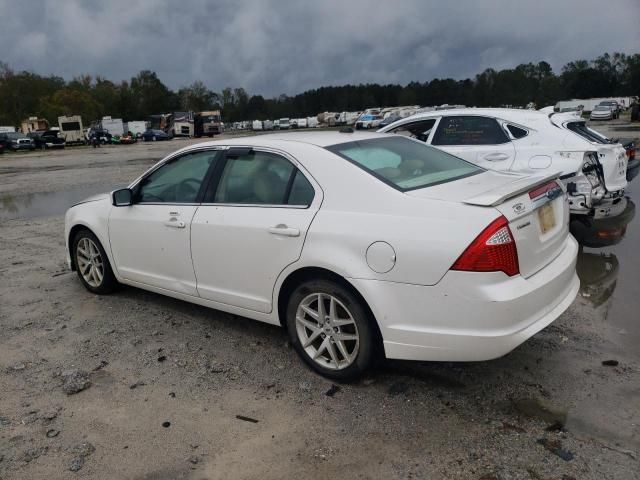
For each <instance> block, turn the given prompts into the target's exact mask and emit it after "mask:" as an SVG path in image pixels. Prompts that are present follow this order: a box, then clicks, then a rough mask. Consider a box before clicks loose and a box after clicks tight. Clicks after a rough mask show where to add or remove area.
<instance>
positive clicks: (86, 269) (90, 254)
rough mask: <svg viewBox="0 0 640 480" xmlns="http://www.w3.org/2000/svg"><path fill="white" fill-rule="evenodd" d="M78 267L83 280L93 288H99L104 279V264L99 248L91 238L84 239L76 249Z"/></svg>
mask: <svg viewBox="0 0 640 480" xmlns="http://www.w3.org/2000/svg"><path fill="white" fill-rule="evenodd" d="M76 265H77V267H78V270H79V271H80V274H81V275H82V278H83V279H84V281H85V282H87V283H88V284H89V285H90V286H91V287H94V288H98V287H99V286H100V285H101V284H102V279H103V278H104V262H103V259H102V255H101V254H100V250H99V249H98V246H97V245H96V244H95V243H94V242H93V240H91V239H90V238H87V237H83V238H81V239H80V241H79V242H78V246H77V247H76Z"/></svg>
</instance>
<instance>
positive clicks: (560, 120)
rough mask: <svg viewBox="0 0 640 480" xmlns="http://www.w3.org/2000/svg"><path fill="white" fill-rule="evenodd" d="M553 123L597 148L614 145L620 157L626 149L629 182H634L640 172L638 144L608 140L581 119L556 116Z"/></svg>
mask: <svg viewBox="0 0 640 480" xmlns="http://www.w3.org/2000/svg"><path fill="white" fill-rule="evenodd" d="M552 122H553V123H554V124H556V125H558V126H559V127H564V128H567V129H569V130H571V131H572V132H574V133H577V134H578V135H580V136H581V137H582V138H584V139H585V140H587V141H589V142H591V143H592V144H593V145H595V146H599V145H603V144H604V145H613V146H615V148H616V150H617V153H618V156H621V155H622V149H620V146H621V147H622V148H623V149H624V152H625V155H626V156H627V175H626V177H627V182H630V181H631V180H633V179H634V178H635V177H636V176H637V175H638V172H639V171H640V159H638V158H636V144H635V140H634V139H632V138H608V137H607V136H606V135H604V134H602V133H600V132H598V131H597V130H595V129H593V128H591V127H589V126H587V123H586V122H585V121H584V120H582V119H581V118H573V117H570V116H569V117H568V116H564V115H554V116H553V117H552Z"/></svg>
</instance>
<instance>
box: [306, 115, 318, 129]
mask: <svg viewBox="0 0 640 480" xmlns="http://www.w3.org/2000/svg"><path fill="white" fill-rule="evenodd" d="M307 127H309V128H318V117H307Z"/></svg>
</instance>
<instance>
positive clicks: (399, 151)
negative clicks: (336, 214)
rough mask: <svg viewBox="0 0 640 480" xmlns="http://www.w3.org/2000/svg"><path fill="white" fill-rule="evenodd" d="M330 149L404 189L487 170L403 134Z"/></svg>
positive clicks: (404, 190) (397, 187)
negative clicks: (402, 135)
mask: <svg viewBox="0 0 640 480" xmlns="http://www.w3.org/2000/svg"><path fill="white" fill-rule="evenodd" d="M326 148H327V150H329V151H330V152H333V153H335V154H337V155H339V156H341V157H342V158H344V159H346V160H348V161H350V162H351V163H353V164H355V165H357V166H358V167H360V168H362V169H363V170H364V171H365V172H367V173H370V174H371V175H373V176H374V177H376V178H378V179H379V180H381V181H383V182H384V183H386V184H388V185H391V186H392V187H394V188H396V189H397V190H400V191H403V192H406V191H408V190H416V189H418V188H425V187H430V186H433V185H438V184H440V183H446V182H452V181H454V180H458V179H460V178H464V177H468V176H471V175H476V174H478V173H482V172H483V171H484V169H482V168H480V167H478V166H476V165H473V164H471V163H469V162H467V161H465V160H462V159H461V158H458V157H455V156H453V155H450V154H448V153H446V152H443V151H442V150H438V149H437V148H433V147H430V146H428V145H425V144H424V143H422V142H419V141H416V140H411V139H408V138H404V137H399V136H389V137H388V138H375V139H373V138H372V139H367V140H358V141H355V142H348V143H340V144H337V145H332V146H329V147H326Z"/></svg>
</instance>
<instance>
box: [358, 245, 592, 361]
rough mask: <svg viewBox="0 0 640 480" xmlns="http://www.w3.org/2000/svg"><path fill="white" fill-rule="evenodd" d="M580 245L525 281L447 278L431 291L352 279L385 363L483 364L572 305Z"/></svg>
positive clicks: (464, 275)
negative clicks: (375, 330) (379, 337)
mask: <svg viewBox="0 0 640 480" xmlns="http://www.w3.org/2000/svg"><path fill="white" fill-rule="evenodd" d="M577 253H578V244H577V242H576V241H575V239H574V238H573V237H572V236H570V235H569V236H568V237H567V241H566V244H565V247H564V248H563V250H562V251H561V253H560V254H559V255H558V256H557V257H556V258H555V259H554V260H553V261H552V262H551V263H550V264H549V265H547V266H546V267H544V268H543V269H542V270H540V271H539V272H537V273H536V274H535V275H532V276H531V277H529V278H523V277H521V276H516V277H513V278H509V277H507V276H506V275H504V274H503V273H501V272H492V273H475V272H458V271H449V272H448V273H447V274H446V275H445V276H444V278H443V279H442V280H441V281H440V282H439V283H438V284H437V285H434V286H420V285H410V284H403V283H394V282H383V281H375V280H358V279H351V281H352V282H353V284H354V286H355V287H356V288H357V289H358V290H359V291H360V292H361V293H362V294H363V296H364V297H365V299H368V300H369V305H370V307H371V309H372V310H373V313H374V315H375V317H376V319H377V321H378V324H379V326H380V331H381V333H382V337H383V341H384V349H385V353H386V356H387V357H388V358H397V359H405V360H438V361H480V360H490V359H493V358H497V357H500V356H502V355H505V354H506V353H508V352H510V351H511V350H513V349H514V348H516V347H517V346H518V345H520V344H521V343H522V342H524V341H526V340H527V339H528V338H530V337H531V336H533V335H534V334H535V333H537V332H538V331H540V330H542V329H543V328H545V327H546V326H547V325H549V324H550V323H551V322H553V321H554V320H555V319H556V318H558V316H560V315H561V314H562V312H564V311H565V310H566V309H567V308H568V307H569V305H571V303H572V302H573V300H574V298H575V296H576V294H577V292H578V289H579V286H580V282H579V280H578V276H577V275H576V270H575V267H576V258H577Z"/></svg>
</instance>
